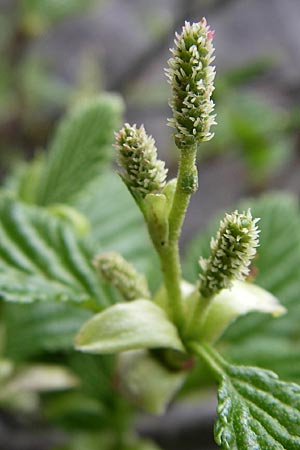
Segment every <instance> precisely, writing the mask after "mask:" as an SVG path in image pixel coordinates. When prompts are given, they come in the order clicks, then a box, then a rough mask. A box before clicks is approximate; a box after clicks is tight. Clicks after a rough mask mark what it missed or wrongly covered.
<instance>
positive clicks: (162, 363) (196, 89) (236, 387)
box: [75, 18, 300, 450]
mask: <svg viewBox="0 0 300 450" xmlns="http://www.w3.org/2000/svg"><path fill="white" fill-rule="evenodd" d="M213 35H214V32H213V31H212V30H210V27H209V26H208V25H207V22H206V20H205V19H204V18H203V19H201V21H200V22H199V23H194V24H190V23H188V22H186V23H185V25H184V27H183V29H182V32H181V34H176V40H175V48H174V49H173V50H172V57H171V59H170V60H169V68H168V69H167V76H168V79H169V81H170V84H171V87H172V97H171V100H170V106H171V108H172V111H173V117H172V119H170V121H169V122H170V125H171V126H172V127H173V128H175V133H174V140H175V143H176V145H177V147H178V149H179V150H180V162H179V169H178V176H177V179H175V180H170V181H169V182H166V175H167V170H166V169H165V164H164V162H162V161H160V160H159V159H157V149H156V147H155V143H154V140H153V138H152V137H150V136H148V135H147V134H146V132H145V129H144V127H143V126H141V127H140V128H138V127H137V126H136V125H133V126H131V125H129V124H125V125H124V127H123V128H122V129H121V130H120V131H119V132H118V133H116V143H115V146H116V149H117V158H118V162H119V165H120V169H121V171H120V176H121V178H122V180H123V181H124V183H125V185H126V186H127V188H128V190H129V191H130V193H131V194H132V196H133V198H134V200H135V202H136V204H137V206H138V207H139V209H140V210H141V212H142V214H143V216H144V218H145V221H146V224H147V227H148V231H149V234H150V237H151V240H152V243H153V245H154V248H155V250H156V252H157V254H158V257H159V260H160V266H161V272H162V278H163V285H162V287H161V288H160V289H159V290H158V292H157V293H156V294H155V295H154V296H153V297H152V298H149V295H148V294H149V290H148V289H147V286H145V278H143V276H142V275H141V274H139V273H138V272H136V271H135V270H134V269H133V267H132V266H131V265H129V263H128V262H127V261H126V260H125V259H123V258H121V257H120V256H119V255H116V254H115V253H111V254H106V255H105V256H101V255H100V256H99V257H97V258H96V259H95V266H96V268H97V271H98V272H100V273H101V274H102V275H103V276H104V278H105V280H106V281H107V282H108V283H110V284H112V285H113V286H114V288H115V289H117V290H118V292H119V294H120V295H121V296H122V297H123V302H120V303H118V304H116V305H113V306H110V307H109V308H106V309H105V310H104V311H102V312H100V313H98V314H96V315H94V316H93V317H92V318H91V319H89V320H88V321H87V322H86V323H85V324H84V325H83V326H82V328H81V330H80V332H79V333H78V335H77V337H76V344H75V345H76V348H77V349H78V350H80V351H82V352H88V353H94V354H105V353H118V354H119V358H118V377H119V385H120V388H121V390H122V391H123V393H124V394H125V395H126V396H127V397H128V398H129V399H130V400H132V401H133V402H134V403H136V404H137V405H139V406H140V407H142V408H144V409H146V410H148V411H150V412H153V413H162V412H164V411H165V408H166V406H167V405H168V403H169V401H170V400H171V399H172V398H173V396H174V395H175V393H176V392H177V391H178V389H179V388H180V387H181V386H182V384H183V383H184V380H185V378H186V376H187V373H188V370H189V369H190V368H191V367H192V366H193V364H194V363H195V361H200V362H201V363H202V364H204V365H205V366H206V367H207V368H208V369H209V370H210V371H211V374H212V375H213V377H214V378H215V380H216V382H217V383H218V385H219V391H218V419H217V422H216V425H215V440H216V442H217V444H219V445H220V447H221V448H222V449H228V450H229V449H230V450H234V449H237V450H246V449H256V450H267V449H271V448H272V449H275V450H283V449H287V450H293V449H295V450H296V449H298V448H300V387H299V386H298V385H297V384H294V383H289V382H284V381H281V380H279V378H278V376H277V375H275V373H273V372H271V371H268V370H264V369H261V368H256V367H251V366H246V365H243V366H238V365H233V364H231V363H229V362H227V361H226V360H225V359H224V358H223V357H222V356H220V354H219V353H218V351H217V349H216V344H217V342H218V340H219V338H220V337H221V336H222V335H223V334H224V333H225V332H226V331H227V329H228V328H229V326H230V325H231V324H232V323H233V322H234V321H235V319H237V318H238V317H240V316H243V315H246V314H247V313H249V312H260V313H268V314H271V315H273V316H274V317H277V316H281V315H283V314H284V313H285V312H286V309H285V308H284V307H283V306H281V305H280V303H279V301H278V300H277V298H276V297H274V296H273V295H272V294H271V293H269V292H268V291H266V290H264V289H263V288H261V287H259V286H257V285H255V284H253V283H251V277H249V274H250V264H251V262H252V261H253V258H254V257H255V255H256V250H257V247H258V245H259V243H258V238H259V230H258V227H257V222H258V219H256V218H252V215H251V212H250V210H247V209H245V211H244V212H241V213H240V212H238V211H234V212H233V213H232V214H227V215H226V216H225V218H224V219H223V220H222V221H221V223H220V227H219V230H218V231H217V234H216V237H215V238H213V239H212V241H211V245H210V254H209V256H208V257H207V258H206V259H203V258H202V259H200V264H199V268H198V282H197V283H196V284H195V285H192V284H190V283H187V282H186V281H185V280H184V279H182V269H181V262H180V256H179V245H178V241H179V238H180V234H181V229H182V225H183V221H184V217H185V214H186V210H187V207H188V204H189V200H190V197H191V195H192V194H193V193H194V192H195V191H196V190H197V169H196V165H195V159H196V153H197V150H198V147H199V146H200V144H202V142H205V141H207V140H210V139H211V138H212V137H213V134H212V132H211V126H212V125H214V124H215V116H214V114H213V109H214V104H213V102H212V100H211V95H212V92H213V90H214V84H213V82H214V76H215V71H214V67H213V66H212V65H211V63H212V61H213V51H214V48H213V45H212V40H213ZM141 280H142V282H141ZM254 333H255V331H254V330H253V334H254Z"/></svg>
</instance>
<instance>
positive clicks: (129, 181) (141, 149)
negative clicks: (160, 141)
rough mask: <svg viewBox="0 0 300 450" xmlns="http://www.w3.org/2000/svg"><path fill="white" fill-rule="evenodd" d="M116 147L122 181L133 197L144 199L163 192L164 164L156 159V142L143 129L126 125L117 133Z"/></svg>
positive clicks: (165, 174) (142, 127)
mask: <svg viewBox="0 0 300 450" xmlns="http://www.w3.org/2000/svg"><path fill="white" fill-rule="evenodd" d="M115 146H116V148H117V151H118V163H119V165H120V167H122V168H123V169H124V174H122V177H123V180H124V181H125V183H126V185H127V186H128V188H129V189H130V190H131V191H132V192H133V193H134V194H138V195H140V196H141V197H142V198H144V197H145V196H146V195H147V194H151V193H157V192H160V191H161V190H162V188H163V187H164V185H165V180H166V176H167V169H165V163H164V162H163V161H161V160H159V159H157V149H156V146H155V141H154V139H153V138H152V136H148V135H147V134H146V131H145V128H144V126H143V125H142V126H141V127H140V128H137V126H136V125H132V126H131V125H129V124H128V123H126V124H125V125H124V127H123V128H122V129H121V130H120V131H119V132H118V133H116V144H115Z"/></svg>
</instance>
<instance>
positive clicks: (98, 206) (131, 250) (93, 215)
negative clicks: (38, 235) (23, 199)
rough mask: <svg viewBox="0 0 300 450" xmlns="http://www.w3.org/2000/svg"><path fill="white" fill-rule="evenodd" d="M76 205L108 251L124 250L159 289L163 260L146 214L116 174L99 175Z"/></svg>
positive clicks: (127, 257) (96, 237)
mask: <svg viewBox="0 0 300 450" xmlns="http://www.w3.org/2000/svg"><path fill="white" fill-rule="evenodd" d="M73 206H74V207H75V208H76V209H78V210H79V211H81V212H82V214H84V215H85V216H86V217H87V218H88V219H89V222H90V226H91V235H92V237H93V239H94V240H95V242H99V243H100V246H101V248H102V249H103V250H104V251H117V252H118V253H121V255H122V256H123V257H124V258H125V259H127V260H128V261H130V262H131V263H132V264H134V266H135V267H136V268H137V269H138V271H140V272H142V273H145V275H146V276H147V278H148V281H149V282H150V286H151V287H153V288H154V289H157V288H158V286H159V285H160V276H159V274H158V271H157V267H158V264H159V262H158V258H157V255H156V254H155V252H154V249H153V245H152V244H151V241H150V238H149V235H148V232H147V229H146V226H145V223H144V219H143V216H142V214H141V212H140V211H139V210H138V208H137V206H136V204H135V202H134V200H133V199H132V197H131V195H130V194H129V192H128V191H127V189H126V188H125V187H124V184H123V183H122V181H121V180H120V178H119V177H118V175H117V174H116V173H113V172H107V173H105V174H103V175H101V176H100V177H98V179H96V180H95V181H94V182H93V183H92V184H91V185H89V186H88V188H87V189H86V190H85V191H83V192H82V194H81V196H80V197H78V199H77V201H76V202H74V203H73Z"/></svg>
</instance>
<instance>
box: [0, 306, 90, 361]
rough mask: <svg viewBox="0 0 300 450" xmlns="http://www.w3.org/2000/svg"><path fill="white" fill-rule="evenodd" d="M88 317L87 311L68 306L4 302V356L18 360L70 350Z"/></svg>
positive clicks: (88, 312) (78, 307)
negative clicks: (45, 353) (43, 353)
mask: <svg viewBox="0 0 300 450" xmlns="http://www.w3.org/2000/svg"><path fill="white" fill-rule="evenodd" d="M91 316H92V313H91V311H88V310H87V309H85V308H81V307H80V306H79V305H78V306H77V305H73V304H70V303H61V302H54V301H47V302H35V303H32V304H31V303H30V304H13V303H6V304H4V305H3V319H4V322H5V354H6V355H7V357H8V358H13V360H17V361H19V360H26V359H28V358H30V357H33V356H36V355H38V354H41V353H42V352H43V351H51V352H53V351H62V350H64V351H65V350H70V349H72V348H73V341H74V337H75V335H76V333H78V330H79V329H80V328H81V326H82V325H83V324H84V322H86V321H87V320H88V319H89V318H90V317H91Z"/></svg>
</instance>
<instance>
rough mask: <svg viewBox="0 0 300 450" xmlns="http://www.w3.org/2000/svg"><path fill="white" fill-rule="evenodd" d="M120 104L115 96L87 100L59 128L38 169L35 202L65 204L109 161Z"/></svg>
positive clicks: (118, 118) (109, 95) (117, 123)
mask: <svg viewBox="0 0 300 450" xmlns="http://www.w3.org/2000/svg"><path fill="white" fill-rule="evenodd" d="M122 111H123V104H122V101H121V99H120V98H119V97H118V96H117V95H112V94H107V95H102V96H101V97H98V98H96V99H92V100H87V101H86V102H85V103H84V104H82V105H80V107H78V108H76V109H75V110H74V111H72V112H71V113H70V114H69V115H68V116H67V117H66V118H65V119H64V120H63V121H62V122H61V124H60V126H59V127H58V129H57V131H56V134H55V136H54V139H53V141H52V144H51V146H50V152H49V156H48V158H46V161H45V163H44V164H43V169H42V171H41V176H40V183H39V186H38V189H37V203H38V204H40V205H49V204H53V203H68V202H70V201H71V199H73V198H74V197H75V196H76V195H77V194H78V193H79V192H80V191H81V190H82V189H83V188H84V187H85V186H87V185H88V184H89V183H90V181H91V180H93V179H94V178H95V177H96V176H97V175H98V174H99V173H101V171H103V169H104V168H107V166H108V163H109V162H111V160H112V156H113V151H112V148H111V145H112V141H113V131H114V130H115V129H116V128H117V127H118V126H119V122H120V118H121V114H122Z"/></svg>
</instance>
